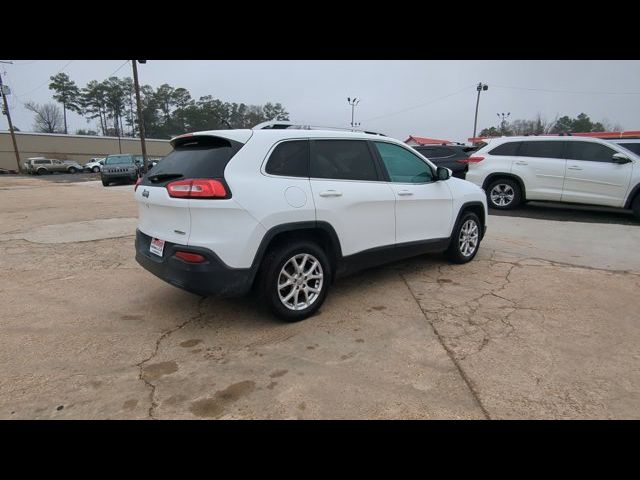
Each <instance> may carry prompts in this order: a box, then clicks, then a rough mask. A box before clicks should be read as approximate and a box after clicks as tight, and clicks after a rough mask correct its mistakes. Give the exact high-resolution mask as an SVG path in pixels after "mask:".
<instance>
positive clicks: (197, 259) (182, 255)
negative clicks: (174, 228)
mask: <svg viewBox="0 0 640 480" xmlns="http://www.w3.org/2000/svg"><path fill="white" fill-rule="evenodd" d="M175 256H176V257H177V258H179V259H180V260H182V261H185V262H187V263H203V262H204V261H206V258H204V256H202V255H200V254H199V253H192V252H181V251H178V252H176V253H175Z"/></svg>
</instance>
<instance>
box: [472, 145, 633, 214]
mask: <svg viewBox="0 0 640 480" xmlns="http://www.w3.org/2000/svg"><path fill="white" fill-rule="evenodd" d="M468 162H469V171H468V172H467V176H466V179H467V180H468V181H470V182H473V183H475V184H476V185H479V186H480V187H482V188H483V189H484V190H485V191H486V194H487V202H488V204H489V206H490V207H492V208H497V209H503V210H506V209H511V208H515V207H517V206H518V205H519V204H520V203H521V202H523V201H527V200H549V201H556V202H568V203H582V204H590V205H605V206H609V207H620V208H631V209H633V212H634V214H635V215H636V217H638V218H640V157H639V156H638V155H636V154H634V153H633V152H632V151H630V150H627V149H625V148H622V145H618V144H616V143H612V142H609V141H607V140H600V139H596V138H584V137H571V136H559V137H501V138H496V139H490V140H489V141H488V143H487V145H485V146H484V147H482V148H481V149H479V150H478V151H477V152H475V153H474V154H473V155H472V156H471V157H469V159H468Z"/></svg>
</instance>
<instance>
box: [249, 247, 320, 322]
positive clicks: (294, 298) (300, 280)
mask: <svg viewBox="0 0 640 480" xmlns="http://www.w3.org/2000/svg"><path fill="white" fill-rule="evenodd" d="M330 284H331V266H330V264H329V260H328V258H327V255H326V254H325V252H324V250H322V248H320V247H319V246H318V245H317V244H315V243H313V242H311V241H306V240H298V241H293V242H291V243H289V244H287V245H283V246H280V247H276V248H274V249H273V250H271V251H270V252H269V253H268V254H267V256H266V257H265V260H264V263H263V273H262V279H261V294H262V297H263V299H264V301H265V303H266V304H267V306H268V307H269V309H270V310H271V311H272V312H273V313H274V314H275V315H276V316H278V317H279V318H280V319H282V320H284V321H286V322H297V321H300V320H303V319H305V318H308V317H310V316H311V315H313V314H314V313H316V312H317V311H318V309H319V308H320V306H321V305H322V303H323V302H324V300H325V298H326V296H327V291H328V289H329V285H330Z"/></svg>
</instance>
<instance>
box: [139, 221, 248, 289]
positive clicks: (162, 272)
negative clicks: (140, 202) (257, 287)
mask: <svg viewBox="0 0 640 480" xmlns="http://www.w3.org/2000/svg"><path fill="white" fill-rule="evenodd" d="M150 243H151V237H150V236H149V235H146V234H144V233H142V232H141V231H140V230H136V261H137V262H138V263H139V264H140V265H141V266H142V267H144V268H145V269H146V270H148V271H149V272H151V273H153V274H154V275H155V276H156V277H158V278H160V279H162V280H164V281H165V282H167V283H170V284H171V285H173V286H175V287H178V288H182V289H183V290H187V291H189V292H192V293H195V294H197V295H205V296H206V295H213V294H219V295H223V296H230V297H231V296H233V297H235V296H241V295H244V294H246V293H248V292H249V290H250V289H251V285H252V283H253V279H254V277H255V272H254V271H253V270H252V269H250V268H246V269H243V268H231V267H229V266H227V265H226V264H225V263H224V262H223V261H222V260H220V258H219V257H218V256H217V255H216V254H215V253H214V252H212V251H211V250H208V249H206V248H200V247H188V246H185V245H180V244H176V243H171V242H165V244H164V252H163V256H162V258H160V257H159V256H157V255H154V254H152V253H151V252H149V245H150ZM177 250H181V251H185V252H194V253H199V254H200V255H203V256H204V257H205V258H206V259H207V261H206V262H204V263H197V264H195V263H186V262H183V261H182V260H180V259H178V258H176V257H174V254H175V252H176V251H177Z"/></svg>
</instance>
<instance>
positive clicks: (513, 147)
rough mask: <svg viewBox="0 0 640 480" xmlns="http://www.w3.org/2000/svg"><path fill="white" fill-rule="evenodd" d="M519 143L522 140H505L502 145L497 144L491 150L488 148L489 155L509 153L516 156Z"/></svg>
mask: <svg viewBox="0 0 640 480" xmlns="http://www.w3.org/2000/svg"><path fill="white" fill-rule="evenodd" d="M520 143H522V142H507V143H503V144H502V145H498V146H497V147H496V148H494V149H493V150H490V151H489V153H490V154H491V155H509V156H516V155H518V148H520Z"/></svg>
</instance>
